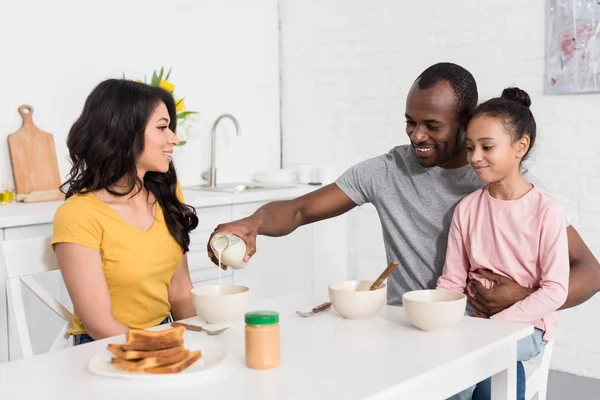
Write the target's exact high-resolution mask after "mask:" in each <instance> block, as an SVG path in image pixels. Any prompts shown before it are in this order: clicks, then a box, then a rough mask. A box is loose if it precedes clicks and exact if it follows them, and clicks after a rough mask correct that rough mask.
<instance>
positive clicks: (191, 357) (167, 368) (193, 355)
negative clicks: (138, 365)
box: [144, 350, 202, 374]
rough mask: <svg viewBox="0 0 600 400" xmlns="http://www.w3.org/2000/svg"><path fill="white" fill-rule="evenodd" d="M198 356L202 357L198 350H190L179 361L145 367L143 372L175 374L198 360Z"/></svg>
mask: <svg viewBox="0 0 600 400" xmlns="http://www.w3.org/2000/svg"><path fill="white" fill-rule="evenodd" d="M200 357H202V353H201V352H200V350H197V351H191V352H189V354H188V356H187V357H186V358H185V359H183V360H181V361H179V362H176V363H173V364H169V365H162V366H160V367H150V368H146V369H145V370H144V372H148V373H149V374H176V373H178V372H181V371H183V370H184V369H186V368H188V367H189V366H190V365H192V364H193V363H195V362H196V361H198V360H199V359H200Z"/></svg>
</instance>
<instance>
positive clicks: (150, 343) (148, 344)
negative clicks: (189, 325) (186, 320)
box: [121, 326, 185, 351]
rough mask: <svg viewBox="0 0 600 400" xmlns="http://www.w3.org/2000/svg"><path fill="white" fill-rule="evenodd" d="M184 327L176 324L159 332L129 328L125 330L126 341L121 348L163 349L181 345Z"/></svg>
mask: <svg viewBox="0 0 600 400" xmlns="http://www.w3.org/2000/svg"><path fill="white" fill-rule="evenodd" d="M183 332H185V328H184V327H182V326H178V327H176V328H171V329H167V330H164V331H159V332H149V331H145V330H141V329H131V330H129V331H128V332H127V334H126V338H127V342H126V343H125V344H124V345H123V346H121V349H122V350H142V351H151V350H163V349H169V348H172V347H178V346H181V345H183Z"/></svg>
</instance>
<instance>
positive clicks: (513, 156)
mask: <svg viewBox="0 0 600 400" xmlns="http://www.w3.org/2000/svg"><path fill="white" fill-rule="evenodd" d="M466 144H467V161H468V162H469V163H470V164H471V166H472V167H473V169H474V170H475V172H476V173H477V176H478V177H479V179H480V180H481V181H482V182H484V183H488V184H489V183H495V182H499V181H502V180H504V179H506V178H510V177H513V176H518V175H519V174H520V166H521V160H522V159H523V157H524V156H525V154H526V153H527V149H528V148H529V136H527V135H524V136H523V137H522V138H520V139H519V140H517V141H514V139H513V134H512V133H511V132H509V131H507V130H506V129H505V128H504V125H503V124H502V122H500V121H499V120H498V119H496V118H492V117H488V116H485V115H480V116H478V117H475V118H474V119H472V120H471V121H470V122H469V125H468V126H467V141H466Z"/></svg>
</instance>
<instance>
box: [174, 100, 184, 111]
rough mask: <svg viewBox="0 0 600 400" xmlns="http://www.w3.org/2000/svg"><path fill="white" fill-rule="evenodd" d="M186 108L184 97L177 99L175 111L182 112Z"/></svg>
mask: <svg viewBox="0 0 600 400" xmlns="http://www.w3.org/2000/svg"><path fill="white" fill-rule="evenodd" d="M184 109H185V103H184V102H183V99H179V100H175V111H177V112H181V111H183V110H184Z"/></svg>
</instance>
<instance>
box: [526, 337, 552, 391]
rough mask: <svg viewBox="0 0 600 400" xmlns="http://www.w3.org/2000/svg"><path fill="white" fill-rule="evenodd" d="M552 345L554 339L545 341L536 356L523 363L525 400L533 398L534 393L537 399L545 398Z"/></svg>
mask: <svg viewBox="0 0 600 400" xmlns="http://www.w3.org/2000/svg"><path fill="white" fill-rule="evenodd" d="M553 347H554V339H553V340H550V341H548V343H546V345H545V346H544V347H543V348H542V351H541V352H540V354H538V355H537V357H535V358H533V359H531V360H529V361H525V362H524V363H523V367H524V368H525V376H526V377H527V385H526V389H525V399H526V400H531V399H533V398H535V396H536V394H537V400H546V391H547V389H548V373H549V372H550V358H551V357H552V348H553Z"/></svg>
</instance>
